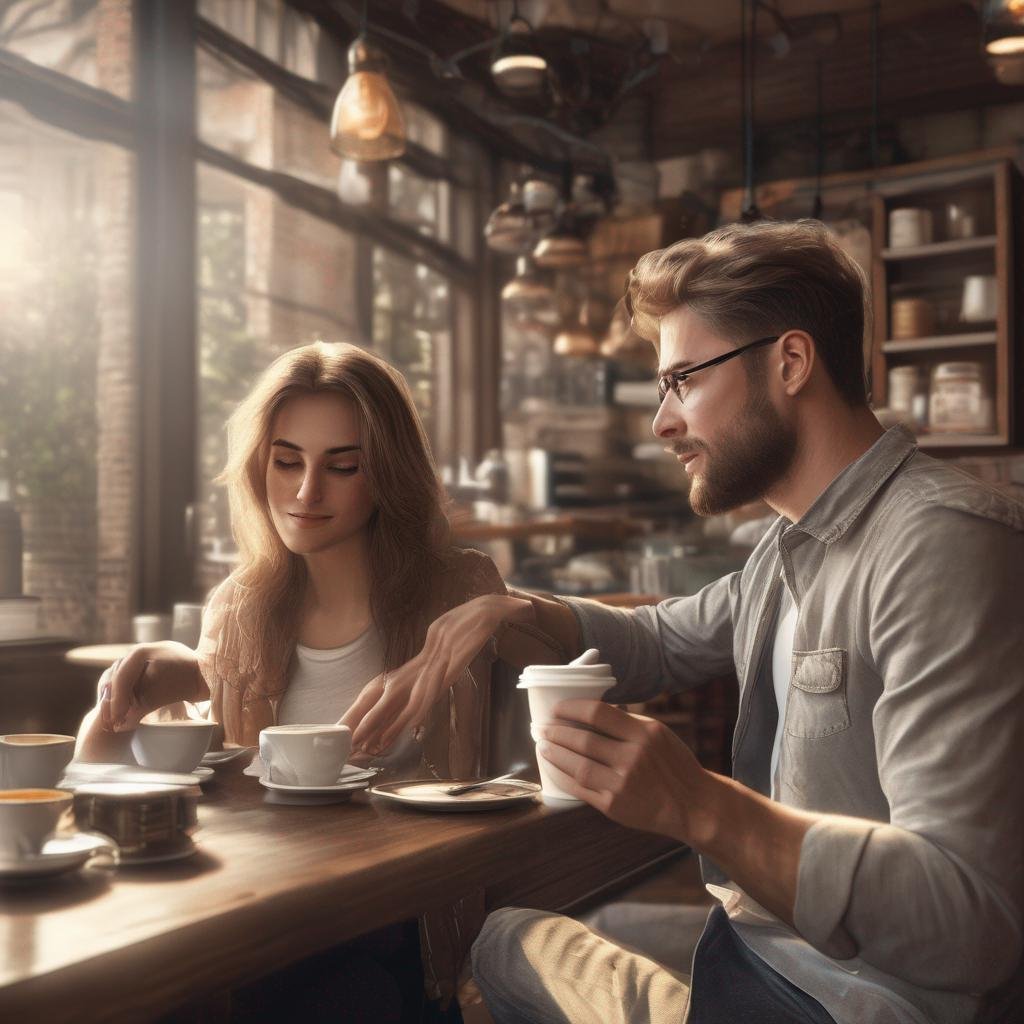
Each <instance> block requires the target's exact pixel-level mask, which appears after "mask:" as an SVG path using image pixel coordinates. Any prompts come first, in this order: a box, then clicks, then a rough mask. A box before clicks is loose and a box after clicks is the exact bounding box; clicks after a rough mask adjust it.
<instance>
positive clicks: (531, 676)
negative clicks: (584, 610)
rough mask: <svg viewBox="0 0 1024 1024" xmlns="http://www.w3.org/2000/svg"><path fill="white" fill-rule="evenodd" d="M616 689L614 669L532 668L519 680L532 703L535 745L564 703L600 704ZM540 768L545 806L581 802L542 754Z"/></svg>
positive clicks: (542, 796) (569, 666)
mask: <svg viewBox="0 0 1024 1024" xmlns="http://www.w3.org/2000/svg"><path fill="white" fill-rule="evenodd" d="M614 685H615V676H613V675H612V669H611V666H610V665H596V664H588V665H528V666H527V667H526V668H524V669H523V673H522V675H521V676H520V677H519V689H520V690H526V692H527V696H528V698H529V700H530V735H531V736H532V737H533V741H534V743H538V742H540V738H541V737H540V732H539V729H540V726H543V725H547V724H548V723H549V722H551V721H552V720H553V718H554V714H553V712H554V709H555V707H556V705H558V704H559V703H561V702H562V701H563V700H574V699H575V700H600V699H601V698H602V697H603V696H604V695H605V693H606V692H607V691H608V690H610V689H611V688H612V687H613V686H614ZM580 728H586V727H585V726H580ZM537 767H538V768H539V769H540V787H541V799H542V800H543V801H544V803H545V804H549V805H551V806H566V805H568V804H576V803H579V802H580V801H579V800H577V799H576V797H574V796H572V795H571V794H570V793H566V792H565V790H564V789H561V788H560V787H559V786H558V785H557V784H556V783H555V781H554V778H553V776H552V774H551V769H550V767H549V765H548V762H547V761H545V760H544V758H543V757H542V756H541V755H540V754H539V753H538V755H537Z"/></svg>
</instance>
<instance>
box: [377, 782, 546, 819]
mask: <svg viewBox="0 0 1024 1024" xmlns="http://www.w3.org/2000/svg"><path fill="white" fill-rule="evenodd" d="M466 781H468V782H472V781H473V780H472V779H468V780H466ZM459 782H460V780H459V779H447V780H445V781H443V782H438V781H437V780H436V779H415V780H412V781H410V782H388V783H385V784H384V785H382V786H374V787H373V789H371V790H370V793H371V794H372V795H373V796H379V797H383V798H384V799H385V800H393V801H394V802H395V803H399V804H405V805H408V806H409V807H417V808H419V809H420V810H424V811H455V812H459V811H496V810H498V809H499V808H501V807H512V806H514V805H515V804H522V803H530V802H531V801H533V800H536V798H537V795H538V794H539V793H540V786H538V785H537V783H536V782H524V781H522V780H521V779H508V780H506V781H504V782H492V783H490V784H489V785H488V786H487V787H486V788H481V789H474V790H470V792H468V793H462V794H460V795H458V796H452V795H451V794H449V793H448V790H449V789H451V787H452V786H457V785H459Z"/></svg>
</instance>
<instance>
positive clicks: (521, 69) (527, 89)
mask: <svg viewBox="0 0 1024 1024" xmlns="http://www.w3.org/2000/svg"><path fill="white" fill-rule="evenodd" d="M547 75H548V62H547V61H546V60H545V59H544V56H543V55H542V54H541V52H540V50H539V49H538V47H537V44H536V39H535V36H534V31H533V26H532V25H531V24H530V23H529V22H528V21H527V20H526V19H525V18H524V17H522V16H521V15H520V13H519V3H518V0H513V3H512V17H511V18H509V21H508V25H507V26H506V27H505V31H504V32H503V33H502V35H501V38H500V39H499V40H498V45H497V47H496V48H495V50H494V55H493V56H492V57H491V78H492V79H493V80H494V84H495V85H496V86H497V87H498V89H500V90H501V92H503V93H504V94H505V95H506V96H508V97H509V98H511V99H525V98H529V97H535V96H539V95H540V94H541V93H542V92H543V91H544V83H545V82H546V81H547Z"/></svg>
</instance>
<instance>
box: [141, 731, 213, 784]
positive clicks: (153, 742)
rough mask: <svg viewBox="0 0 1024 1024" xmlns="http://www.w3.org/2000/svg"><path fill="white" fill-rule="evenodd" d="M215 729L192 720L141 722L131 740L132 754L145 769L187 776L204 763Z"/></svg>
mask: <svg viewBox="0 0 1024 1024" xmlns="http://www.w3.org/2000/svg"><path fill="white" fill-rule="evenodd" d="M215 728H216V723H215V722H200V721H197V720H196V719H194V718H182V719H175V720H173V721H169V722H140V723H139V724H138V725H137V726H136V727H135V733H134V734H133V736H132V753H133V754H134V755H135V760H136V761H138V762H139V764H141V765H142V766H143V767H144V768H152V769H153V770H154V771H161V772H190V771H192V770H193V769H194V768H195V767H196V765H198V764H199V762H200V761H201V760H202V759H203V754H205V753H206V751H207V749H208V748H209V746H210V740H211V739H212V738H213V732H214V729H215Z"/></svg>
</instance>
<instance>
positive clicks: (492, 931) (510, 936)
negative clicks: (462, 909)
mask: <svg viewBox="0 0 1024 1024" xmlns="http://www.w3.org/2000/svg"><path fill="white" fill-rule="evenodd" d="M544 916H545V915H544V913H543V912H542V911H540V910H526V909H524V908H522V907H503V908H502V909H501V910H495V911H494V913H492V914H490V915H488V917H487V920H486V921H484V926H483V928H481V929H480V934H479V935H478V936H477V939H476V942H474V943H473V950H472V959H473V976H474V977H475V978H477V979H479V978H481V977H486V976H488V975H492V976H493V974H494V971H493V970H492V968H494V967H504V968H506V969H507V967H508V964H509V962H510V961H511V960H513V959H515V958H516V957H518V956H519V955H521V953H522V950H523V932H524V931H525V929H526V928H528V927H529V925H530V923H531V922H532V921H535V920H536V919H537V918H539V917H544Z"/></svg>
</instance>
